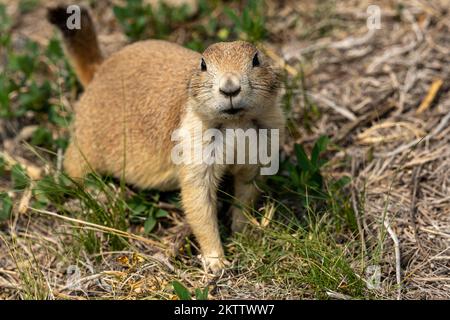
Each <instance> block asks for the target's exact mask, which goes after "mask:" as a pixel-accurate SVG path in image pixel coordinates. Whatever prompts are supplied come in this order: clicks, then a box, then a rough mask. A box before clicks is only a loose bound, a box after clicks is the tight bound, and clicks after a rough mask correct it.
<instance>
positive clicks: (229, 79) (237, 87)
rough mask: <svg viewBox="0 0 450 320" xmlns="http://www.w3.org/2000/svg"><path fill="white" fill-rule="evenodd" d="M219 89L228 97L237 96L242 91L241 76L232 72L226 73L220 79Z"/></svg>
mask: <svg viewBox="0 0 450 320" xmlns="http://www.w3.org/2000/svg"><path fill="white" fill-rule="evenodd" d="M219 91H220V93H221V94H223V95H225V96H227V97H235V96H237V95H238V94H239V92H240V91H241V82H240V80H239V77H238V76H237V75H236V74H234V73H231V72H227V73H225V74H224V75H223V76H222V77H221V78H220V80H219Z"/></svg>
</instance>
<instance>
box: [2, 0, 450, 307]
mask: <svg viewBox="0 0 450 320" xmlns="http://www.w3.org/2000/svg"><path fill="white" fill-rule="evenodd" d="M51 2H52V3H55V2H58V1H51ZM7 3H8V10H9V12H10V14H11V16H12V17H14V19H15V27H14V32H13V40H14V42H15V43H18V44H20V41H21V40H22V39H24V38H31V39H33V40H34V41H37V42H38V43H40V44H42V45H45V44H46V43H47V41H48V39H50V38H51V36H52V35H53V31H52V29H51V28H50V26H49V25H47V23H46V22H45V21H44V20H43V18H42V17H43V15H44V13H45V10H44V6H43V5H38V7H37V8H35V9H34V10H33V11H31V12H30V13H27V14H25V15H20V13H19V11H18V10H17V5H16V2H15V1H7ZM324 3H325V4H315V3H314V2H313V1H285V4H284V5H283V6H281V8H280V7H277V4H276V1H269V2H268V18H267V25H268V27H267V28H268V29H269V30H270V36H269V39H268V40H267V41H266V42H265V43H264V44H265V47H266V50H267V51H268V53H269V54H270V55H271V56H272V57H273V58H275V60H276V61H278V62H279V63H280V66H281V67H283V68H284V69H285V70H286V74H287V80H286V82H287V86H286V90H285V91H286V97H289V99H290V103H289V105H290V108H289V110H288V115H289V117H290V119H291V123H292V124H293V125H292V126H291V127H290V129H291V130H290V131H291V135H290V138H289V141H288V142H287V144H286V145H285V146H284V152H285V153H286V154H291V153H292V150H293V145H294V144H295V143H301V144H302V145H305V146H307V147H308V148H309V147H311V145H312V143H313V142H314V141H316V140H317V139H318V137H320V136H321V135H328V136H330V137H331V138H332V141H333V142H334V143H335V144H336V145H337V146H338V147H336V148H335V151H334V152H330V154H329V156H330V158H331V161H330V164H329V165H328V166H327V167H326V174H327V175H328V176H332V177H342V176H351V177H352V184H351V188H350V190H348V194H349V198H350V200H351V202H352V207H353V211H354V213H355V217H356V223H357V229H358V231H359V232H351V231H350V230H348V229H347V228H344V229H338V228H337V227H336V224H334V223H332V222H329V221H333V218H331V219H329V217H324V218H322V219H321V220H320V221H319V222H316V223H314V224H313V225H311V226H308V227H307V228H305V229H304V230H303V231H301V232H300V231H299V234H297V233H292V232H291V231H290V229H289V228H287V227H286V226H283V225H278V224H277V223H275V222H273V223H271V224H269V226H268V227H266V228H262V229H261V228H260V229H256V230H254V231H252V232H250V233H249V234H248V235H246V236H242V237H237V238H233V239H228V242H227V243H228V245H227V251H228V253H229V255H230V257H231V260H232V268H231V270H230V271H227V272H225V273H224V274H222V275H221V276H220V277H211V276H208V275H206V274H205V273H204V272H203V270H202V267H201V265H200V264H199V262H198V260H196V259H195V256H194V257H192V256H190V251H193V252H194V253H195V243H193V242H192V241H191V239H192V237H190V236H189V229H188V228H187V227H186V225H185V224H184V222H183V218H182V215H181V214H180V212H179V210H177V209H176V208H174V207H170V206H169V207H168V208H167V210H168V211H169V217H168V218H167V219H166V220H165V221H164V223H163V225H161V224H160V225H158V228H157V230H156V232H154V234H153V236H152V238H151V240H146V238H143V237H141V236H139V234H140V232H141V231H142V230H141V229H142V227H141V226H139V225H138V226H134V228H133V229H132V230H128V231H129V233H128V231H127V234H125V235H124V234H123V233H121V235H123V236H125V238H129V245H128V246H127V247H126V248H125V249H123V250H116V251H105V248H109V247H108V246H107V245H106V242H107V241H108V238H107V234H108V233H111V232H113V233H114V232H119V233H120V232H123V231H115V230H105V227H104V226H100V225H95V224H94V225H89V224H86V223H85V222H84V221H83V220H81V221H80V220H78V221H74V220H68V219H70V218H68V217H66V216H61V218H60V217H55V216H54V215H52V212H53V213H58V210H57V209H58V208H56V207H52V206H51V205H50V206H49V207H48V208H46V210H47V211H50V213H49V212H47V211H37V210H33V209H30V208H29V207H28V205H30V201H32V199H33V195H32V194H31V192H30V191H28V192H27V190H25V191H24V192H20V193H14V194H12V196H13V200H14V208H13V217H12V218H11V219H10V221H9V222H7V223H3V224H1V225H0V298H5V299H8V298H33V299H36V298H57V299H85V298H105V299H109V298H111V299H137V298H148V299H152V298H156V299H172V298H173V297H174V293H173V288H172V286H171V281H173V280H179V281H180V282H182V283H183V284H184V285H186V286H187V287H189V288H204V287H206V286H208V287H209V292H210V293H209V297H210V298H212V299H227V298H245V299H248V298H250V299H255V298H262V299H264V298H276V299H290V298H326V297H328V298H390V299H395V298H401V299H449V298H450V276H449V274H450V272H449V271H450V251H449V248H450V246H449V245H450V125H449V124H450V93H449V90H448V89H449V75H450V46H449V43H450V22H449V21H450V13H449V12H448V1H445V0H442V1H421V0H415V1H407V2H406V1H405V2H403V3H402V4H401V5H400V3H397V2H396V1H379V2H378V4H379V5H380V7H381V10H382V11H381V12H382V24H381V27H382V28H381V29H380V30H378V31H376V32H372V33H371V32H369V31H368V30H367V27H366V8H367V6H368V4H369V3H368V2H367V3H366V1H345V2H343V1H336V2H333V1H327V2H324ZM46 5H49V4H47V2H46ZM105 8H109V6H108V4H107V2H106V1H99V2H98V4H97V6H96V8H95V10H94V13H95V14H96V16H95V18H96V19H97V21H98V25H99V33H100V39H101V43H102V45H103V46H104V47H105V51H107V52H112V51H115V50H116V49H117V48H119V47H121V46H122V45H123V44H124V43H125V42H126V39H125V38H124V36H123V35H122V33H121V31H120V28H118V26H117V24H116V23H115V22H114V15H113V14H112V11H111V10H109V9H105ZM296 20H297V24H295V23H294V22H295V21H296ZM183 32H184V31H183V27H180V29H179V30H176V31H175V32H174V33H173V34H172V35H171V37H170V39H171V40H172V41H178V42H183ZM44 60H45V59H44ZM302 71H303V73H302ZM302 74H303V79H300V75H302ZM289 84H293V86H292V88H290V86H289ZM55 99H58V97H55ZM61 99H62V103H63V104H64V105H65V106H66V107H67V108H68V109H70V107H71V105H72V104H73V103H74V101H75V96H74V95H73V94H71V93H70V92H63V93H62V97H61ZM31 117H32V115H31ZM27 126H28V123H27V121H25V122H14V123H9V122H8V120H4V119H1V118H0V139H2V141H1V145H0V150H1V152H2V154H3V155H5V154H7V155H9V158H8V159H9V161H10V162H13V161H17V162H19V163H21V164H22V165H23V166H24V167H25V168H27V171H28V173H29V176H30V177H35V178H36V179H37V178H38V177H40V176H43V175H44V174H48V173H54V172H55V171H56V169H57V166H58V163H59V161H58V160H57V159H59V158H60V156H59V157H58V156H47V155H45V156H44V158H45V161H42V160H41V159H39V158H38V157H36V155H35V154H33V152H31V151H30V150H29V147H27V144H24V143H23V142H24V141H27V139H29V135H27V132H26V130H27ZM5 159H6V157H5ZM49 159H50V160H49ZM11 190H12V187H11V185H10V182H9V180H7V179H2V178H1V177H0V191H7V192H11ZM117 190H119V188H117ZM117 192H118V193H119V191H117ZM127 192H132V191H131V190H128V191H127ZM97 200H98V201H99V202H100V203H101V202H102V201H105V199H104V198H101V197H98V198H97ZM106 205H107V203H105V206H106ZM286 205H289V204H286ZM267 210H270V208H263V209H262V210H261V212H263V213H264V212H267ZM63 217H64V218H63ZM327 219H328V220H327ZM80 228H84V229H89V228H91V230H93V231H94V233H95V234H96V235H97V236H98V239H100V242H101V244H100V251H99V252H98V253H95V254H89V253H88V252H86V250H85V249H83V247H82V246H80V245H78V246H77V245H76V241H75V240H74V238H76V235H77V234H78V233H77V231H78V230H79V229H80ZM296 232H297V231H296ZM302 232H304V233H302ZM132 233H134V234H135V236H133V235H132ZM293 238H295V240H292V239H293ZM298 239H302V240H300V241H299V240H298ZM308 239H312V240H311V241H309V242H308ZM314 241H315V242H314ZM304 248H306V249H307V250H309V249H311V250H313V251H312V252H305V249H304ZM324 248H325V249H324ZM180 249H181V251H180ZM314 250H316V251H314ZM334 250H338V251H336V252H338V253H339V254H342V256H343V259H342V260H345V261H347V262H346V263H343V264H342V265H341V264H340V263H341V262H342V261H341V259H337V260H330V261H332V262H333V263H332V267H330V268H329V269H326V270H322V272H323V273H324V274H327V276H328V278H326V277H325V278H326V279H325V280H324V278H320V279H316V278H315V277H314V276H315V273H314V270H316V269H315V267H317V265H316V263H317V259H315V258H314V254H319V253H323V254H324V256H323V259H327V255H328V254H330V253H332V252H335V251H334ZM347 264H348V267H349V268H351V269H352V270H353V271H352V272H354V273H352V272H349V273H347V269H346V268H347ZM372 265H374V266H380V268H381V270H380V271H381V284H380V287H379V288H377V289H373V290H368V289H366V288H365V284H364V280H365V276H366V273H365V270H366V269H367V267H368V266H372ZM71 266H76V267H77V268H76V269H73V268H72V267H71ZM267 266H269V267H267ZM336 266H337V267H336ZM322 267H323V265H322ZM336 268H337V269H336ZM74 270H75V271H74ZM336 270H337V271H336ZM72 272H75V273H74V274H72ZM77 272H79V274H77ZM333 272H336V274H335V273H333ZM350 274H355V275H356V278H355V279H351V278H349V277H350V276H349V277H345V276H344V277H343V280H341V279H340V278H339V277H338V276H336V275H339V276H341V275H350ZM335 278H336V279H337V280H339V281H338V283H337V284H334V282H333V281H331V280H330V279H334V280H336V279H335ZM68 279H69V282H68ZM70 279H78V280H77V282H76V283H73V282H70ZM358 279H359V280H358ZM328 280H330V281H328ZM358 281H361V282H362V284H360V283H357V282H358ZM319 291H320V293H318V292H319ZM336 291H338V292H336Z"/></svg>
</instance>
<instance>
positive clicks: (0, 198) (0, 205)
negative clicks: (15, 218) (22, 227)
mask: <svg viewBox="0 0 450 320" xmlns="http://www.w3.org/2000/svg"><path fill="white" fill-rule="evenodd" d="M12 207H13V203H12V199H11V197H10V196H9V195H8V194H7V193H5V192H1V193H0V222H3V221H6V220H8V219H9V218H10V217H11V212H12Z"/></svg>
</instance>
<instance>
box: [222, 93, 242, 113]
mask: <svg viewBox="0 0 450 320" xmlns="http://www.w3.org/2000/svg"><path fill="white" fill-rule="evenodd" d="M243 110H244V108H243V107H241V106H239V105H238V106H237V107H236V105H235V104H233V98H231V97H230V108H228V109H225V110H222V113H225V114H229V115H234V114H238V113H239V112H241V111H243Z"/></svg>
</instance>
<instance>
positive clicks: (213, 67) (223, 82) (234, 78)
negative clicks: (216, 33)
mask: <svg viewBox="0 0 450 320" xmlns="http://www.w3.org/2000/svg"><path fill="white" fill-rule="evenodd" d="M279 84H280V83H279V79H278V76H277V74H276V72H275V71H274V70H273V69H272V67H271V65H270V63H269V61H268V59H267V58H266V57H265V55H264V54H263V53H261V52H260V51H259V50H258V49H257V48H256V47H255V46H254V45H252V44H250V43H248V42H244V41H235V42H220V43H216V44H213V45H211V46H210V47H208V48H207V49H206V50H205V52H204V53H203V55H202V58H201V59H200V61H199V62H198V68H197V69H196V70H194V72H193V74H192V77H191V80H190V85H189V93H190V99H192V100H193V102H194V103H193V104H192V108H193V109H194V112H196V113H198V114H199V115H201V116H203V117H205V118H208V119H211V120H212V119H217V120H226V119H230V120H231V119H238V118H240V117H244V116H248V117H255V116H258V114H259V113H261V112H264V111H265V109H266V108H267V107H275V106H274V103H275V101H276V98H277V94H278V88H279Z"/></svg>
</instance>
